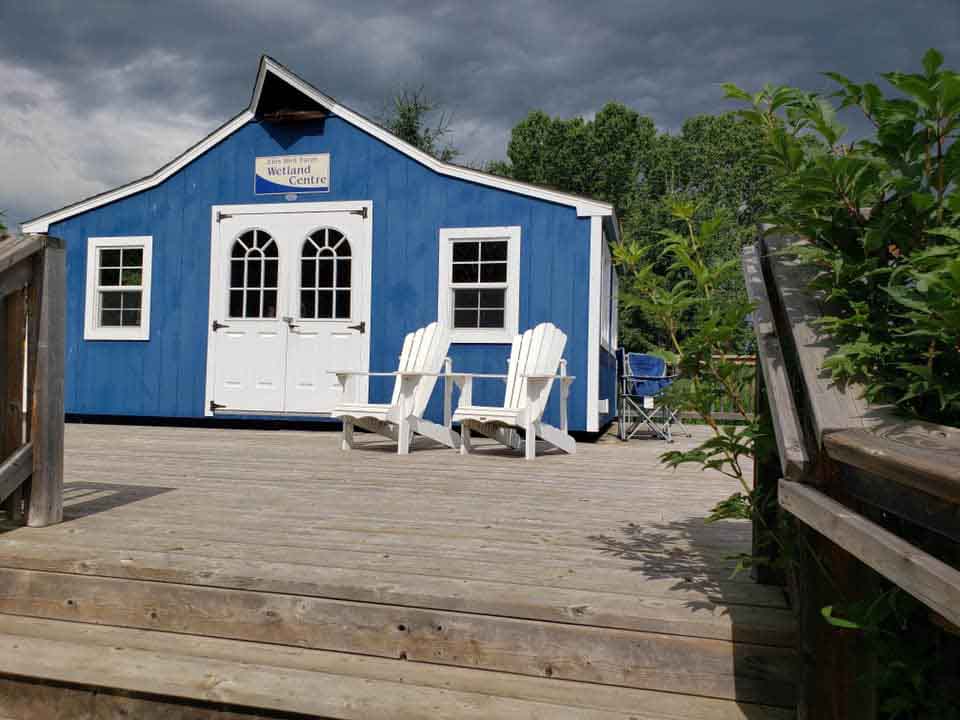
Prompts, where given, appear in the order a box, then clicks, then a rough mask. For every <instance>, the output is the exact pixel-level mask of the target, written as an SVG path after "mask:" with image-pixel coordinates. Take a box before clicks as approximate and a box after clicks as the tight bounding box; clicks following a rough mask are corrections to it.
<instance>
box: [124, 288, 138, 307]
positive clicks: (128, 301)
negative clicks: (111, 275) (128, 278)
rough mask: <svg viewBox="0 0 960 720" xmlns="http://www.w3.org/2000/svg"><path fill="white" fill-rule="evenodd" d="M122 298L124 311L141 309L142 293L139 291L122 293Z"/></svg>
mask: <svg viewBox="0 0 960 720" xmlns="http://www.w3.org/2000/svg"><path fill="white" fill-rule="evenodd" d="M120 294H121V295H122V296H123V297H122V303H123V309H124V310H132V309H134V308H136V309H137V310H139V309H140V291H139V290H127V291H125V292H122V293H120Z"/></svg>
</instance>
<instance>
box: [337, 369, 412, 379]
mask: <svg viewBox="0 0 960 720" xmlns="http://www.w3.org/2000/svg"><path fill="white" fill-rule="evenodd" d="M327 374H328V375H336V376H337V377H340V376H341V375H342V376H345V377H350V376H351V375H360V376H362V377H396V376H397V375H399V374H400V373H397V372H368V371H367V370H327Z"/></svg>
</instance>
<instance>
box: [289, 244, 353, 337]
mask: <svg viewBox="0 0 960 720" xmlns="http://www.w3.org/2000/svg"><path fill="white" fill-rule="evenodd" d="M352 270H353V268H352V264H351V260H350V243H349V241H348V240H347V239H346V238H345V237H344V236H343V234H342V233H341V232H339V231H338V230H334V229H333V228H320V229H319V230H316V231H315V232H313V233H312V234H311V235H310V236H309V237H308V238H306V239H305V240H304V242H303V247H302V249H301V252H300V317H301V318H304V319H310V320H330V319H349V317H350V288H351V282H352Z"/></svg>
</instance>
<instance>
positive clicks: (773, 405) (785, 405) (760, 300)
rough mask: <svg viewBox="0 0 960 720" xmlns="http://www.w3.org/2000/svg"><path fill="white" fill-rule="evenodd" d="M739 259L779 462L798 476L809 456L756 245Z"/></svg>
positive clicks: (789, 475) (805, 468) (792, 476)
mask: <svg viewBox="0 0 960 720" xmlns="http://www.w3.org/2000/svg"><path fill="white" fill-rule="evenodd" d="M742 262H743V276H744V279H745V281H746V286H747V296H748V297H749V298H750V300H751V301H752V302H753V303H754V311H753V327H754V331H755V332H756V335H757V355H758V357H759V360H760V367H761V369H762V370H763V380H764V383H765V387H766V392H767V400H768V402H769V403H770V414H771V416H772V418H773V429H774V433H775V435H776V440H777V450H778V451H779V453H780V465H781V467H782V469H783V476H784V477H786V478H787V479H789V480H801V479H804V478H805V477H806V476H807V473H808V471H809V469H810V458H809V457H808V456H807V450H806V447H805V446H804V440H803V430H802V429H801V425H800V416H799V414H798V413H797V406H796V404H795V403H794V401H793V390H792V388H791V387H790V378H789V377H788V376H787V367H786V363H785V362H784V357H783V350H782V349H781V347H780V340H779V338H778V337H777V327H776V324H775V323H774V319H773V310H772V309H771V306H770V298H769V297H768V296H767V286H766V283H765V282H764V279H763V270H762V267H761V263H760V254H759V251H758V248H757V247H756V246H755V245H751V246H749V247H745V248H744V249H743V256H742Z"/></svg>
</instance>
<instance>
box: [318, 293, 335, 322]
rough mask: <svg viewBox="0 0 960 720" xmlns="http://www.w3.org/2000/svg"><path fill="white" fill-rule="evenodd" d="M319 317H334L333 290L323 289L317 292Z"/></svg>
mask: <svg viewBox="0 0 960 720" xmlns="http://www.w3.org/2000/svg"><path fill="white" fill-rule="evenodd" d="M317 317H318V318H324V319H327V318H332V317H333V290H321V291H320V292H318V293H317Z"/></svg>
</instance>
